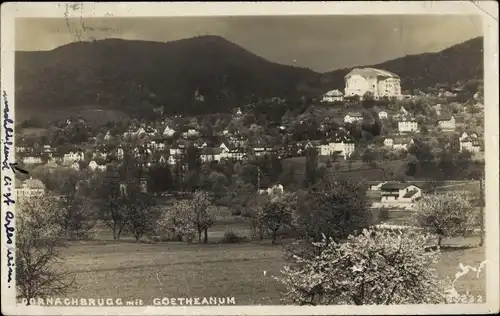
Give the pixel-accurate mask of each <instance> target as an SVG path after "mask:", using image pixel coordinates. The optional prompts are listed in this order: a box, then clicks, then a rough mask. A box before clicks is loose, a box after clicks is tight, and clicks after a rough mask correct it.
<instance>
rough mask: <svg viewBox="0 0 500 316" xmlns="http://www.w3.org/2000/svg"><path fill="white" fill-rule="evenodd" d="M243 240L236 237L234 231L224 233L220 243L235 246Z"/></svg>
mask: <svg viewBox="0 0 500 316" xmlns="http://www.w3.org/2000/svg"><path fill="white" fill-rule="evenodd" d="M242 240H243V238H242V237H240V236H238V234H236V233H235V232H234V231H232V230H230V231H227V232H225V233H224V237H222V240H221V243H224V244H237V243H240V242H241V241H242Z"/></svg>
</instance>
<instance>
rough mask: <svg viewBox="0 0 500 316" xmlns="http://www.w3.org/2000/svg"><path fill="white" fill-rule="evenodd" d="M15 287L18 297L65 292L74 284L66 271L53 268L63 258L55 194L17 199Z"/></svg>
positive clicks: (42, 295)
mask: <svg viewBox="0 0 500 316" xmlns="http://www.w3.org/2000/svg"><path fill="white" fill-rule="evenodd" d="M16 211H17V215H16V232H17V233H16V287H17V296H18V298H25V299H27V300H29V299H31V298H38V297H40V298H43V297H47V296H52V295H62V294H65V293H66V291H68V290H69V289H70V288H71V287H72V286H73V284H74V280H73V279H71V278H70V277H69V274H68V273H66V272H63V271H62V270H60V269H57V270H56V269H54V267H57V266H58V263H60V262H61V261H62V257H61V252H60V250H59V249H60V246H62V245H63V243H62V239H61V238H62V237H63V235H64V233H65V229H64V227H63V226H62V225H61V222H60V217H61V214H62V210H61V209H60V204H59V201H58V199H57V198H55V197H54V196H52V195H49V194H46V195H44V196H41V197H37V198H36V199H26V200H22V201H19V205H18V207H17V208H16Z"/></svg>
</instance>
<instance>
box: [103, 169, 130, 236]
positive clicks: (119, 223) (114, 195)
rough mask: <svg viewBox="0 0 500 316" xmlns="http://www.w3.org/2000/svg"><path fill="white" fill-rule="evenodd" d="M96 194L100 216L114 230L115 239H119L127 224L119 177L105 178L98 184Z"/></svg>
mask: <svg viewBox="0 0 500 316" xmlns="http://www.w3.org/2000/svg"><path fill="white" fill-rule="evenodd" d="M96 196H97V201H98V203H99V205H100V214H99V218H100V219H101V221H102V222H103V223H104V225H106V226H107V227H108V228H109V229H111V231H112V232H113V240H119V239H120V236H121V234H122V232H123V229H124V228H125V225H126V224H127V221H126V219H127V217H126V214H125V209H124V207H123V204H122V195H121V192H120V184H119V182H118V179H116V178H113V177H106V178H104V179H103V180H102V181H101V182H100V184H99V185H98V186H97V190H96Z"/></svg>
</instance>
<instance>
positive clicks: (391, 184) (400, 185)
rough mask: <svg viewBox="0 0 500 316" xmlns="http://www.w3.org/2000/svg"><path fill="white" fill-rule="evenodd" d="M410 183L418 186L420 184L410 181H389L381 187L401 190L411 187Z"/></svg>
mask: <svg viewBox="0 0 500 316" xmlns="http://www.w3.org/2000/svg"><path fill="white" fill-rule="evenodd" d="M410 185H414V186H416V187H418V185H415V184H413V183H409V182H387V183H385V184H383V185H382V186H381V187H380V188H381V189H382V190H401V189H405V188H407V187H409V186H410Z"/></svg>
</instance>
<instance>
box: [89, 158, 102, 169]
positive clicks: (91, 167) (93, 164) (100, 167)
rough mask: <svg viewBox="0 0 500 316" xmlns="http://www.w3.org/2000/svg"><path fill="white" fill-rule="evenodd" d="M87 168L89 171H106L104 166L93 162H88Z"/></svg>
mask: <svg viewBox="0 0 500 316" xmlns="http://www.w3.org/2000/svg"><path fill="white" fill-rule="evenodd" d="M88 168H89V169H90V170H91V171H106V165H99V164H98V163H97V162H96V161H95V160H92V161H91V162H89V166H88Z"/></svg>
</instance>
